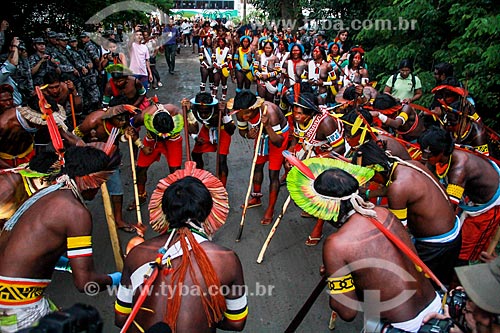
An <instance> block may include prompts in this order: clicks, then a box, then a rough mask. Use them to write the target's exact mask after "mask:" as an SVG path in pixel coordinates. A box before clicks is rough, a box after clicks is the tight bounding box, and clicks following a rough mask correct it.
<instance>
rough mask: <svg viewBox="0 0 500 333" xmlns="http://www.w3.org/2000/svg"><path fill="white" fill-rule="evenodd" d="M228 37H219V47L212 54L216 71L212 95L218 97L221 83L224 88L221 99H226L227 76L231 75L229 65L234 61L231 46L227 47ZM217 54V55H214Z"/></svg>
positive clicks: (214, 70)
mask: <svg viewBox="0 0 500 333" xmlns="http://www.w3.org/2000/svg"><path fill="white" fill-rule="evenodd" d="M226 44H227V42H226V38H224V37H219V38H218V39H217V48H216V49H215V52H214V54H212V64H213V67H214V69H213V72H214V87H213V89H212V97H214V98H217V90H218V89H219V84H220V85H221V88H222V96H221V100H223V101H225V100H226V96H227V78H228V77H229V69H230V68H229V67H230V65H231V62H232V58H233V56H232V54H231V50H230V49H229V47H227V45H226ZM214 56H215V57H214Z"/></svg>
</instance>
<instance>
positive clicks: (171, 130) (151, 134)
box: [127, 103, 194, 210]
mask: <svg viewBox="0 0 500 333" xmlns="http://www.w3.org/2000/svg"><path fill="white" fill-rule="evenodd" d="M193 121H194V120H193ZM131 124H132V127H130V128H128V129H127V135H130V136H131V137H132V140H133V141H134V142H135V145H136V146H137V147H138V148H139V156H138V157H137V168H136V172H137V188H138V190H139V204H141V205H142V204H144V203H145V202H146V199H147V197H148V194H147V192H146V181H147V179H148V169H149V167H150V166H151V164H153V163H154V162H158V161H159V160H160V158H161V155H163V156H165V159H166V160H167V163H168V169H169V170H170V173H172V172H174V171H175V170H177V169H180V167H181V163H182V137H181V135H180V134H181V131H182V128H183V126H184V120H183V119H182V111H181V110H180V109H179V108H178V107H177V106H175V105H173V104H158V103H156V104H153V105H151V106H149V107H148V108H146V109H145V110H143V111H142V113H140V114H138V115H136V116H135V117H134V118H133V119H132V120H131ZM141 125H144V127H146V135H145V136H144V138H143V139H142V141H141V140H140V138H139V133H138V132H137V130H138V128H139V126H141ZM186 139H187V138H186ZM188 153H189V152H188ZM134 209H136V205H135V201H132V202H131V203H130V204H129V205H128V207H127V210H134Z"/></svg>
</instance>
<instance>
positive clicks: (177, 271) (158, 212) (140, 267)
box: [115, 162, 248, 333]
mask: <svg viewBox="0 0 500 333" xmlns="http://www.w3.org/2000/svg"><path fill="white" fill-rule="evenodd" d="M149 208H150V215H151V218H150V221H151V222H150V223H151V226H152V228H153V229H154V230H155V231H157V232H159V233H160V236H157V237H155V238H152V239H150V240H147V241H145V242H144V243H142V244H140V245H138V246H137V247H135V248H134V249H133V250H132V251H131V252H130V253H129V254H128V255H127V258H126V260H125V267H124V269H123V278H122V281H121V283H120V287H119V289H118V295H117V300H116V303H115V313H116V314H115V323H116V325H117V326H119V327H123V329H124V331H126V332H144V331H145V330H148V329H149V328H150V327H151V326H153V325H154V324H156V323H158V322H165V323H166V324H168V326H169V327H170V328H171V329H172V331H173V332H200V333H201V332H204V333H205V332H206V333H209V332H214V331H215V330H216V328H218V329H222V330H230V331H241V330H243V328H244V327H245V323H246V317H247V314H248V306H247V294H246V288H245V282H244V277H243V270H242V267H241V262H240V260H239V259H238V257H237V256H236V254H235V253H234V252H233V251H232V250H230V249H227V248H225V247H223V246H220V245H217V244H215V243H213V242H211V241H210V239H211V236H212V235H213V234H214V232H215V231H216V230H217V229H218V228H219V227H220V226H221V225H222V224H223V223H224V221H225V218H226V217H227V214H228V211H229V204H228V197H227V192H226V191H225V189H224V187H223V186H222V184H221V183H220V181H218V179H217V178H215V177H214V176H212V175H211V174H210V173H208V172H207V171H203V170H198V169H194V163H193V162H187V163H186V169H185V170H178V171H176V172H175V173H173V174H171V175H169V176H168V177H167V178H165V179H162V180H161V181H160V183H159V184H158V186H157V188H156V190H155V192H154V193H153V195H152V197H151V202H150V204H149ZM154 258H156V260H154V261H152V260H153V259H154ZM145 276H146V277H147V279H146V280H145V279H144V277H145ZM180 286H182V288H179V287H180ZM146 290H151V291H152V292H151V293H147V292H145V291H146ZM166 290H169V291H170V290H171V291H172V292H169V295H165V291H166ZM183 290H197V291H199V293H185V292H183ZM223 290H225V291H227V292H226V293H222V291H223ZM139 294H140V295H139ZM167 296H168V297H167ZM186 314H188V315H186ZM132 322H133V325H132V326H128V325H129V323H132ZM124 325H127V326H126V327H125V326H124ZM129 327H130V328H129Z"/></svg>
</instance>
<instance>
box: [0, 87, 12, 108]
mask: <svg viewBox="0 0 500 333" xmlns="http://www.w3.org/2000/svg"><path fill="white" fill-rule="evenodd" d="M13 106H14V98H13V97H12V94H11V93H10V92H8V91H6V92H3V93H0V111H5V110H7V109H10V108H12V107H13Z"/></svg>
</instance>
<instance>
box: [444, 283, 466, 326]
mask: <svg viewBox="0 0 500 333" xmlns="http://www.w3.org/2000/svg"><path fill="white" fill-rule="evenodd" d="M466 302H467V294H465V291H463V290H457V289H455V290H452V292H451V295H450V296H448V298H447V299H446V304H448V307H449V312H450V317H451V318H453V319H455V320H458V321H459V319H461V318H462V317H463V309H464V308H465V303H466Z"/></svg>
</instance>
